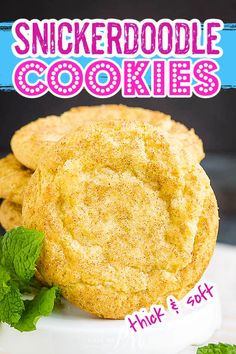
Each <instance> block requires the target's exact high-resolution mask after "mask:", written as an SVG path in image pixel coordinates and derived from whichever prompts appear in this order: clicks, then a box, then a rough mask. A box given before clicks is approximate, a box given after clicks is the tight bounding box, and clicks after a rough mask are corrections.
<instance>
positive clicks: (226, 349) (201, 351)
mask: <svg viewBox="0 0 236 354" xmlns="http://www.w3.org/2000/svg"><path fill="white" fill-rule="evenodd" d="M197 354H236V345H230V344H223V343H219V344H208V345H207V346H206V347H200V348H198V350H197Z"/></svg>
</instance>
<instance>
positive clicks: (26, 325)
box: [14, 287, 59, 332]
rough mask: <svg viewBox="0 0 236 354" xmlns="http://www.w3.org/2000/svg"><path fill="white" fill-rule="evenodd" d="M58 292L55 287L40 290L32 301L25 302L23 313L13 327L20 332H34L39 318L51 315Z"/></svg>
mask: <svg viewBox="0 0 236 354" xmlns="http://www.w3.org/2000/svg"><path fill="white" fill-rule="evenodd" d="M58 292H59V290H58V288H57V287H52V288H51V289H47V288H42V289H41V290H40V292H39V293H38V294H37V295H36V296H35V298H34V299H33V300H26V301H25V311H24V312H23V314H22V316H21V319H20V320H19V322H18V323H17V324H16V325H15V326H14V327H15V328H16V329H18V330H19V331H21V332H25V331H33V330H35V329H36V324H37V322H38V320H39V319H40V317H42V316H49V315H50V314H51V313H52V311H53V309H54V305H55V301H56V300H57V297H58Z"/></svg>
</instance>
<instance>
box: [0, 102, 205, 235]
mask: <svg viewBox="0 0 236 354" xmlns="http://www.w3.org/2000/svg"><path fill="white" fill-rule="evenodd" d="M117 119H121V120H137V121H139V122H147V123H150V124H152V125H154V126H156V127H159V128H160V129H162V130H163V131H166V132H168V133H169V134H170V135H171V136H172V137H173V138H174V139H177V140H179V141H181V142H182V144H183V147H184V149H186V150H187V151H188V152H189V153H190V154H192V155H193V156H194V157H196V160H197V161H198V162H200V161H201V160H202V159H203V158H204V152H203V146H202V141H201V140H200V139H199V138H198V137H197V135H196V134H195V133H194V131H193V130H188V129H187V128H186V127H185V126H184V125H183V124H181V123H177V122H175V121H173V120H172V119H171V117H170V116H169V115H166V114H164V113H161V112H158V111H151V110H148V109H143V108H136V107H135V108H132V107H126V106H123V105H101V106H91V107H86V106H85V107H76V108H72V109H71V110H69V111H67V112H65V113H64V114H62V115H61V116H48V117H45V118H39V119H37V120H35V121H33V122H32V123H30V124H27V125H26V126H24V127H22V128H21V129H20V130H18V131H17V132H16V133H15V134H14V136H13V138H12V141H11V146H12V151H13V154H9V155H8V156H6V157H5V158H3V159H1V160H0V198H2V199H4V201H3V202H2V204H1V207H0V223H1V224H2V226H3V227H4V228H5V229H6V230H9V229H11V228H14V227H16V226H20V225H21V224H22V220H21V219H22V217H21V207H22V203H23V195H24V189H25V186H26V185H27V183H28V181H29V179H30V177H31V175H32V174H33V172H34V171H35V170H36V168H37V166H38V164H39V161H40V159H41V158H42V156H46V155H47V150H48V149H49V148H50V147H52V146H53V145H54V144H55V143H56V142H57V141H59V140H60V139H61V138H62V137H63V136H65V135H66V134H68V133H70V132H72V131H74V130H76V129H77V128H79V127H81V126H84V125H91V124H93V123H95V122H97V121H102V120H103V121H108V120H117Z"/></svg>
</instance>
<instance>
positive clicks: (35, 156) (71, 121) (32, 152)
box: [11, 105, 204, 170]
mask: <svg viewBox="0 0 236 354" xmlns="http://www.w3.org/2000/svg"><path fill="white" fill-rule="evenodd" d="M104 120H105V121H109V120H137V121H141V122H148V123H150V124H152V125H154V126H158V127H159V128H161V129H163V130H164V131H168V132H169V133H170V134H172V135H173V136H174V137H176V138H177V139H178V140H179V141H181V142H182V144H183V146H184V148H187V149H188V150H189V151H190V152H191V153H192V155H193V156H195V157H196V159H197V160H198V161H200V160H202V159H203V157H204V152H203V146H202V141H201V140H200V139H199V138H198V136H197V135H196V134H195V133H194V131H193V130H189V129H187V128H186V127H185V126H184V125H183V124H181V123H176V122H175V121H173V120H171V118H170V116H168V115H166V114H164V113H161V112H158V111H151V110H148V109H143V108H137V107H126V106H123V105H100V106H91V107H83V106H82V107H78V108H73V109H71V110H70V111H67V112H65V113H64V114H62V115H61V116H48V117H46V118H39V119H37V120H35V121H33V122H31V123H29V124H27V125H25V126H24V127H22V128H21V129H19V130H18V131H17V132H16V133H15V134H14V135H13V138H12V140H11V147H12V150H13V152H14V155H15V156H16V158H17V159H18V160H19V161H20V162H21V163H22V164H23V165H25V166H27V167H28V168H30V169H32V170H35V169H36V168H37V166H38V164H39V163H40V160H41V159H42V158H43V156H44V155H46V154H47V151H48V149H49V148H50V147H52V146H53V145H54V144H55V142H57V141H58V140H60V139H61V138H62V137H63V136H65V135H66V134H68V133H70V132H73V131H75V130H76V129H78V128H80V127H81V126H84V125H90V124H93V123H95V122H97V121H104Z"/></svg>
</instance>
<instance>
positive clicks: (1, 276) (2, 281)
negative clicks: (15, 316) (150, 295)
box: [0, 265, 11, 301]
mask: <svg viewBox="0 0 236 354" xmlns="http://www.w3.org/2000/svg"><path fill="white" fill-rule="evenodd" d="M10 278H11V277H10V273H9V272H8V271H7V270H6V269H5V268H3V267H2V266H1V265H0V301H2V299H3V298H4V296H5V295H6V294H7V293H8V292H9V291H10V286H9V280H10Z"/></svg>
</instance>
